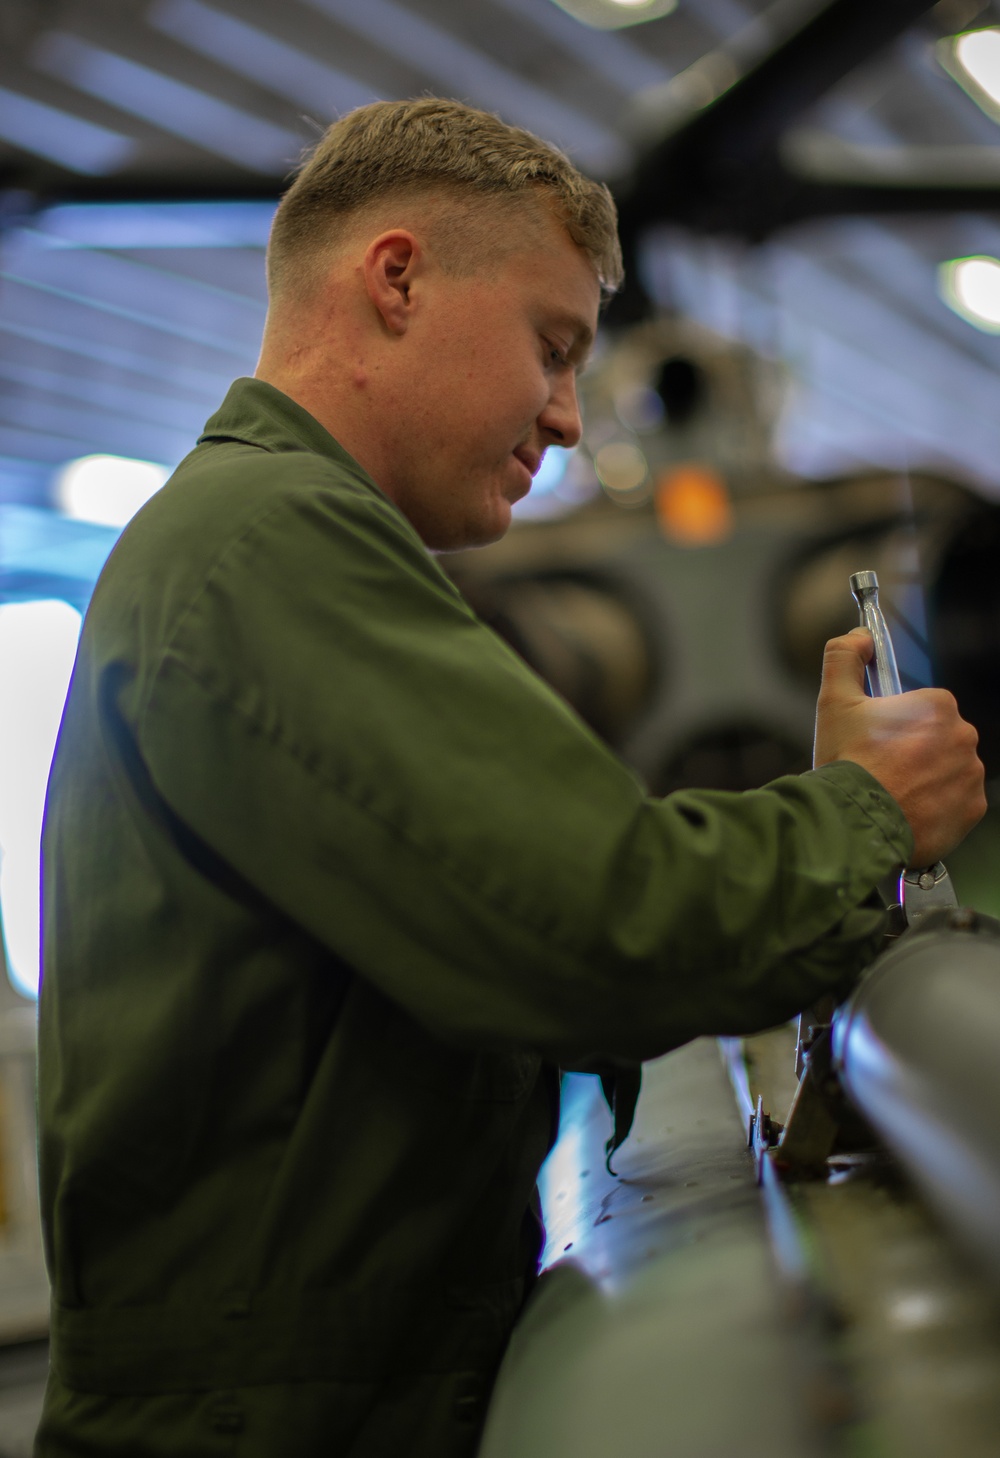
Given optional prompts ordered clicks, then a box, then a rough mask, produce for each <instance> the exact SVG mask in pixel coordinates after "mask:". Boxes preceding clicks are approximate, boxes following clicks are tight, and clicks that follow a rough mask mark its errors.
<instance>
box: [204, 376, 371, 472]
mask: <svg viewBox="0 0 1000 1458" xmlns="http://www.w3.org/2000/svg"><path fill="white" fill-rule="evenodd" d="M219 440H238V441H243V442H244V443H245V444H247V445H254V446H259V447H260V448H261V449H262V450H265V451H310V452H312V453H313V454H314V455H318V456H326V457H328V458H329V459H330V460H332V461H336V462H337V464H338V465H340V466H345V467H347V469H348V470H350V471H351V472H352V473H353V474H357V475H360V476H361V477H362V479H363V480H364V481H365V482H366V483H368V484H369V485H375V482H373V481H372V479H371V477H370V476H369V475H368V473H367V471H365V470H363V468H362V467H361V466H359V465H358V463H357V461H356V460H355V459H354V457H353V456H351V455H348V453H347V451H345V450H344V447H343V446H342V445H341V444H340V443H339V442H338V441H336V440H334V438H333V436H332V435H331V434H330V432H329V431H328V430H326V429H324V427H323V426H322V425H320V423H319V421H318V420H317V419H316V417H315V416H313V415H310V414H309V411H308V410H304V409H303V408H302V406H301V405H297V404H296V403H295V401H294V400H292V399H291V398H290V396H288V395H285V394H283V393H282V391H281V390H276V389H275V388H274V386H273V385H268V384H265V382H264V381H263V380H252V379H240V380H234V381H233V383H232V384H231V385H230V387H229V393H228V394H227V395H226V398H225V399H224V400H223V402H222V404H221V405H220V406H219V408H218V410H217V411H216V412H215V414H214V415H213V416H211V417H210V419H209V420H208V422H207V424H206V425H205V429H204V431H203V432H202V434H201V435H200V436H199V437H198V444H199V445H202V444H203V443H205V442H208V441H219Z"/></svg>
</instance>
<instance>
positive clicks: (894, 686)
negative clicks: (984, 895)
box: [851, 572, 958, 926]
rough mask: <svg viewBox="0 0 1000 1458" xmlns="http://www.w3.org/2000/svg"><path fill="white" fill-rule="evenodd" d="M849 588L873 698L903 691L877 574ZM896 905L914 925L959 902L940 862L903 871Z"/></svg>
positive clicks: (855, 578) (862, 576) (861, 576)
mask: <svg viewBox="0 0 1000 1458" xmlns="http://www.w3.org/2000/svg"><path fill="white" fill-rule="evenodd" d="M851 591H852V592H853V594H854V597H855V600H856V601H857V604H858V609H859V611H860V613H861V626H862V627H863V628H867V629H868V631H869V633H871V635H872V641H873V643H874V644H875V651H874V653H873V654H872V657H871V661H870V662H869V664H868V665H867V670H866V671H867V674H868V691H869V693H870V694H871V696H872V698H873V699H882V698H887V697H888V696H889V695H890V694H899V693H902V691H903V688H902V684H901V683H900V681H899V669H898V668H897V667H896V654H895V651H894V649H893V646H892V639H891V638H890V636H889V629H888V628H887V627H886V622H885V618H884V617H883V615H882V609H881V608H880V607H879V605H878V576H877V575H876V573H874V572H854V573H852V575H851ZM899 904H900V906H901V907H902V908H903V916H904V917H905V919H906V922H907V925H909V926H913V925H914V924H915V923H916V922H918V921H919V920H920V918H921V917H922V916H926V914H927V912H928V911H936V910H938V908H940V907H949V906H957V905H958V897H957V896H956V895H955V888H954V887H953V886H952V884H951V877H950V876H949V875H948V872H947V871H946V870H945V867H944V862H943V861H936V862H935V863H934V865H933V866H926V867H924V868H923V869H917V870H913V869H911V870H908V871H904V872H903V874H902V875H901V876H900V878H899Z"/></svg>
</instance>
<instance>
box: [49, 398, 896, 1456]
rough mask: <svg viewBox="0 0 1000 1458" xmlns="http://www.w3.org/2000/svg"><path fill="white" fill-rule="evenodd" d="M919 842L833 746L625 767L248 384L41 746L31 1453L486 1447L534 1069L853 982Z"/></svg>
mask: <svg viewBox="0 0 1000 1458" xmlns="http://www.w3.org/2000/svg"><path fill="white" fill-rule="evenodd" d="M910 848H911V842H910V837H909V831H908V829H907V827H906V824H905V821H904V820H903V819H902V817H901V815H900V812H899V810H898V807H897V806H896V805H895V804H894V802H892V801H891V800H890V799H889V798H888V797H887V796H886V795H885V793H884V791H882V790H881V789H880V787H879V786H878V785H877V784H876V782H875V781H874V780H872V779H871V778H870V777H869V776H868V775H867V774H866V773H865V772H864V771H863V770H861V769H859V768H857V767H856V766H853V765H849V764H841V765H836V766H833V767H831V768H828V769H824V770H821V771H819V772H814V773H811V774H807V775H803V776H800V777H789V778H787V779H783V780H779V781H777V782H776V783H775V784H774V785H772V786H770V787H769V788H767V789H764V790H760V791H756V792H753V793H750V794H746V795H727V794H721V793H707V792H706V793H687V792H685V793H682V794H678V795H675V796H673V797H671V798H670V799H667V800H663V801H658V800H651V799H649V798H647V797H646V796H645V795H644V793H643V791H642V789H641V787H640V786H639V784H638V783H637V782H636V780H635V778H634V776H633V775H632V774H631V773H630V772H629V771H628V770H627V769H626V768H624V767H623V766H622V765H621V764H620V763H619V761H618V760H617V759H616V758H615V757H614V756H613V755H612V754H611V753H610V752H608V750H606V749H605V748H604V747H603V746H602V745H601V744H600V743H599V742H598V741H597V739H596V738H595V737H594V736H593V735H592V734H591V733H590V732H589V730H587V729H586V728H585V727H584V726H583V725H582V724H581V723H580V721H579V720H578V719H577V717H576V716H575V715H574V714H573V713H572V712H571V711H570V710H569V709H568V708H567V707H566V706H565V705H564V704H563V703H562V702H561V701H560V700H559V699H558V698H557V697H556V696H555V695H554V694H553V693H552V692H551V691H550V690H549V689H548V688H547V687H546V686H545V685H544V684H543V683H541V682H540V681H539V680H538V679H537V678H536V677H535V676H534V675H533V674H532V673H531V672H530V671H529V670H528V669H527V668H526V667H525V666H524V665H523V664H522V663H521V662H520V661H519V659H518V658H517V657H516V656H515V655H514V654H513V653H512V652H511V651H510V650H509V649H508V648H507V647H506V646H505V645H504V644H503V643H502V642H501V641H500V640H499V639H498V638H497V637H496V636H495V635H494V634H493V633H492V632H491V631H490V630H489V629H487V628H486V627H485V626H483V625H482V624H481V623H480V622H479V621H478V620H477V618H476V617H475V615H474V614H473V613H472V611H471V610H470V609H469V608H468V607H467V606H466V604H465V603H464V602H463V600H462V599H461V597H460V596H459V594H458V592H457V591H456V590H455V588H454V586H453V585H452V584H451V582H450V581H449V580H448V578H447V577H446V576H445V574H444V573H443V572H442V571H441V569H440V568H439V566H438V565H437V563H436V562H435V561H434V560H433V558H432V557H431V556H429V555H428V553H427V551H426V550H425V549H424V547H423V546H422V544H421V542H420V540H419V539H418V537H417V536H416V534H415V532H414V531H413V529H412V527H411V526H410V525H409V524H408V522H407V521H406V520H405V519H404V518H403V517H402V516H401V514H400V513H399V511H398V510H397V509H396V508H395V507H394V506H393V505H392V504H391V503H390V502H389V501H388V500H387V499H386V498H385V497H384V496H383V495H382V494H381V492H380V491H379V490H378V489H377V487H376V486H375V485H374V484H373V483H372V481H371V480H370V479H369V478H368V477H367V476H366V475H365V473H364V471H363V470H362V469H361V468H360V467H359V466H358V465H357V463H356V462H354V461H353V460H352V459H351V458H350V457H349V456H348V455H347V454H346V453H345V452H344V451H343V450H342V449H341V448H340V447H339V446H338V445H337V443H336V442H335V441H334V440H333V439H332V438H331V437H330V436H329V435H328V434H327V433H326V432H325V431H324V430H323V429H322V428H321V426H320V425H319V424H318V423H317V422H316V421H315V420H314V419H313V418H312V417H311V416H309V415H308V414H307V413H306V412H305V411H303V410H302V409H300V408H299V407H298V406H297V405H295V404H294V403H293V402H292V401H290V400H289V399H287V398H286V397H285V396H284V395H282V394H280V393H279V392H278V391H276V390H274V389H272V388H271V387H270V386H268V385H264V384H262V383H260V382H254V381H246V380H244V381H240V382H238V383H237V384H236V385H235V386H234V387H233V389H232V391H231V392H230V394H229V396H228V398H227V400H226V402H225V404H224V406H223V407H222V409H221V410H220V411H219V413H218V414H217V415H216V416H215V417H213V419H212V420H211V421H210V422H209V425H208V427H207V429H206V432H205V434H204V436H203V437H202V438H201V441H200V442H199V444H198V447H197V449H196V450H195V451H194V452H193V453H192V454H191V455H190V456H189V457H188V458H187V460H186V461H185V462H184V463H183V464H182V465H181V467H180V469H179V470H178V472H177V473H176V475H175V476H174V478H173V479H172V481H171V482H170V483H169V484H168V485H167V486H166V487H165V488H164V490H163V491H162V492H161V493H160V494H159V495H158V496H157V497H155V498H154V499H153V501H152V502H151V503H150V504H149V505H148V506H147V507H146V508H145V509H144V510H143V511H142V512H141V513H140V514H139V516H138V517H137V518H136V519H135V520H134V521H133V523H132V524H131V525H130V526H129V528H128V530H127V531H126V532H125V533H124V535H123V537H122V539H121V541H120V542H119V543H118V545H117V546H116V548H115V550H114V551H113V553H112V554H111V557H110V559H109V562H108V565H107V567H106V569H105V572H104V574H103V575H102V577H101V580H100V582H99V583H98V586H97V589H96V591H95V594H94V598H93V602H92V604H91V608H90V611H89V613H88V616H87V622H86V625H85V628H84V632H83V638H82V643H81V648H80V654H79V658H78V662H77V666H76V670H75V672H74V677H73V683H72V687H71V691H70V696H69V700H68V707H67V710H66V714H65V718H64V722H63V726H62V730H61V734H60V741H59V746H58V750H57V754H56V760H55V768H54V771H53V775H52V780H51V785H50V792H49V803H48V810H47V821H46V831H45V840H44V861H45V881H46V906H45V975H44V985H43V991H42V996H41V1015H40V1018H41V1020H40V1043H41V1064H40V1067H41V1073H40V1118H41V1158H42V1194H43V1207H44V1214H45V1231H46V1240H47V1249H48V1257H49V1261H50V1268H51V1274H52V1280H53V1291H54V1304H53V1317H52V1359H53V1375H52V1379H51V1381H50V1385H49V1392H48V1396H47V1401H46V1409H45V1414H44V1417H43V1424H42V1429H41V1434H40V1437H39V1444H38V1450H37V1451H38V1453H40V1454H43V1455H70V1454H72V1455H74V1458H81V1455H91V1454H92V1455H95V1458H96V1455H101V1458H146V1455H164V1458H165V1455H176V1458H181V1455H183V1458H200V1455H202V1454H204V1455H209V1454H223V1453H225V1454H240V1455H246V1458H251V1455H255V1458H256V1455H259V1458H265V1455H266V1458H277V1455H280V1458H312V1455H320V1454H323V1455H326V1454H330V1455H336V1458H346V1455H350V1458H383V1455H384V1458H459V1455H467V1454H469V1453H470V1452H471V1451H472V1449H473V1447H474V1443H475V1435H476V1432H477V1429H478V1425H479V1423H480V1420H481V1417H482V1407H483V1399H484V1397H485V1395H486V1394H487V1392H488V1388H489V1383H490V1380H491V1377H492V1374H493V1371H494V1369H495V1366H496V1364H497V1361H498V1359H499V1357H500V1354H501V1352H502V1350H503V1346H504V1343H505V1340H506V1337H507V1335H508V1333H509V1329H510V1326H511V1323H512V1321H513V1319H514V1317H515V1315H516V1313H517V1310H518V1308H519V1305H520V1303H521V1301H522V1299H523V1295H524V1291H525V1286H526V1282H527V1281H530V1278H531V1276H532V1274H533V1272H534V1267H535V1261H536V1258H537V1252H538V1238H539V1225H538V1220H537V1216H536V1213H535V1207H534V1194H533V1191H534V1183H535V1177H536V1174H537V1172H538V1167H539V1164H540V1162H541V1160H542V1158H543V1157H544V1155H545V1152H546V1149H547V1148H548V1146H549V1143H550V1140H551V1137H552V1132H553V1121H554V1117H555V1112H556V1106H557V1092H556V1075H555V1068H556V1066H557V1065H562V1066H564V1067H572V1066H579V1065H580V1064H581V1063H582V1062H587V1061H591V1060H594V1059H597V1058H601V1057H603V1058H611V1059H614V1060H621V1061H627V1060H640V1059H643V1058H648V1057H652V1056H654V1055H656V1054H659V1053H662V1052H664V1051H665V1050H667V1049H669V1048H672V1047H674V1046H676V1045H678V1044H680V1043H683V1042H685V1041H686V1040H687V1039H690V1038H692V1037H694V1036H695V1035H697V1034H699V1033H702V1032H705V1031H712V1032H719V1033H724V1032H730V1033H732V1032H738V1031H741V1030H748V1029H752V1028H758V1027H761V1026H765V1025H767V1024H771V1023H774V1022H776V1021H778V1020H780V1019H783V1018H786V1017H788V1016H790V1015H791V1014H792V1013H793V1012H794V1011H795V1010H797V1009H798V1008H800V1007H801V1006H803V1005H804V1004H806V1003H808V1002H810V1001H812V1000H814V999H815V998H816V997H817V996H818V995H819V994H821V993H823V992H825V991H827V990H834V991H838V990H843V989H845V988H846V987H847V986H848V985H849V984H850V982H851V981H852V979H853V978H854V977H855V976H856V974H857V971H858V969H859V968H860V966H861V965H862V964H863V961H864V960H865V958H867V957H868V956H870V954H871V951H872V948H873V938H874V936H875V935H876V933H877V930H878V927H879V924H880V917H879V914H878V913H877V912H875V911H873V910H872V909H871V907H870V906H865V905H863V904H862V903H864V902H865V900H866V898H868V897H869V895H870V892H871V889H872V887H873V885H874V883H875V881H876V880H877V879H878V878H879V877H881V876H882V875H883V874H884V873H885V872H887V871H888V870H889V869H890V867H892V866H893V865H895V864H897V863H899V862H900V861H902V860H903V859H904V858H905V857H906V856H907V855H908V853H909V851H910Z"/></svg>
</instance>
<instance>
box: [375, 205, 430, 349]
mask: <svg viewBox="0 0 1000 1458" xmlns="http://www.w3.org/2000/svg"><path fill="white" fill-rule="evenodd" d="M421 262H422V253H421V248H420V244H419V243H418V242H417V239H416V238H415V237H414V236H413V234H412V233H408V232H407V231H406V229H405V228H393V229H392V231H391V232H389V233H380V234H379V236H378V237H377V238H373V239H372V241H371V243H369V245H368V247H367V248H366V249H365V257H364V265H363V267H364V278H365V288H366V290H367V292H368V297H369V299H370V300H371V302H372V304H373V305H374V306H375V308H376V309H377V310H378V312H379V314H381V316H382V320H383V322H384V324H385V326H386V328H387V329H389V330H390V331H391V332H392V333H393V334H404V333H405V332H406V330H407V328H408V326H409V323H410V319H411V317H412V314H413V301H412V299H411V297H410V289H411V286H412V284H413V281H414V278H415V276H416V275H417V273H418V272H419V270H420V266H421Z"/></svg>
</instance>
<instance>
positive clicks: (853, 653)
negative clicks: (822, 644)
mask: <svg viewBox="0 0 1000 1458" xmlns="http://www.w3.org/2000/svg"><path fill="white" fill-rule="evenodd" d="M874 651H875V645H874V643H873V642H872V635H871V633H869V631H868V629H867V628H852V629H851V631H850V632H849V633H845V634H844V635H843V637H842V638H831V639H830V641H829V643H827V645H826V648H825V649H824V652H823V688H824V689H825V690H826V692H827V693H829V692H831V690H832V691H833V692H834V693H836V692H838V691H841V692H845V693H849V694H852V695H853V694H856V693H864V688H865V664H866V663H867V662H868V660H869V659H870V658H871V656H872V653H873V652H874Z"/></svg>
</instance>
